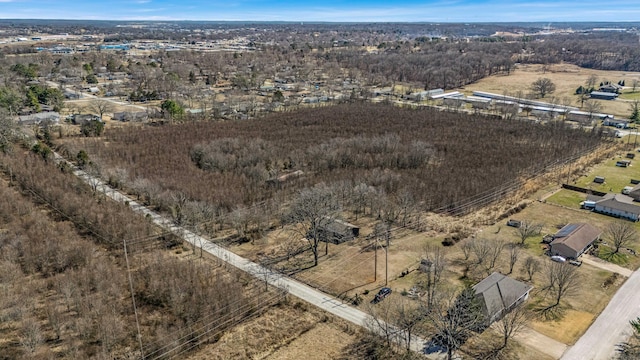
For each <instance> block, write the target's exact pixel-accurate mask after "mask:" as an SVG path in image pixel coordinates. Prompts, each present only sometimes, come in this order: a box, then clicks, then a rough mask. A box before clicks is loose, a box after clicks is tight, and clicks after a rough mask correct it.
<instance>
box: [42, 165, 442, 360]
mask: <svg viewBox="0 0 640 360" xmlns="http://www.w3.org/2000/svg"><path fill="white" fill-rule="evenodd" d="M54 156H55V159H56V161H65V160H64V159H63V158H62V157H61V156H60V155H58V154H57V153H54ZM69 165H71V166H73V164H70V163H69ZM74 174H75V175H76V176H78V177H79V178H81V179H83V180H84V181H86V182H87V183H89V184H90V185H91V186H92V187H94V188H96V189H97V191H100V192H102V193H104V194H105V195H107V196H108V197H110V198H111V199H113V200H115V201H118V202H122V203H124V202H128V203H129V206H130V207H131V208H132V209H133V210H134V211H136V212H139V213H142V214H144V215H145V216H147V217H149V218H150V219H151V220H152V221H153V222H154V223H155V224H156V225H158V226H160V227H162V228H164V229H166V230H169V231H171V232H173V233H175V234H177V235H179V236H181V237H182V238H183V239H184V240H185V241H187V242H189V243H191V244H192V245H194V246H196V247H198V248H202V249H203V250H204V251H206V252H207V253H209V254H211V255H213V256H215V257H217V258H219V259H221V260H223V261H225V262H227V263H228V264H230V265H232V266H234V267H236V268H238V269H240V270H242V271H245V272H247V273H249V274H251V275H253V276H255V277H256V278H258V279H260V280H262V281H265V279H266V280H267V281H268V282H269V284H271V285H273V286H276V287H278V288H280V289H284V290H287V291H288V292H289V294H291V295H293V296H295V297H297V298H300V299H302V300H304V301H306V302H308V303H310V304H313V305H315V306H317V307H319V308H321V309H323V310H325V311H327V312H329V313H331V314H333V315H336V316H338V317H340V318H342V319H345V320H347V321H349V322H351V323H353V324H356V325H358V326H363V327H364V326H366V324H367V320H368V318H369V315H368V314H367V313H365V312H363V311H360V310H358V309H356V308H354V307H351V306H349V305H347V304H344V303H343V302H342V301H340V300H338V299H336V298H334V297H332V296H331V295H328V294H325V293H323V292H321V291H319V290H317V289H314V288H312V287H310V286H308V285H306V284H303V283H301V282H299V281H296V280H293V279H291V278H288V277H284V276H282V275H281V274H279V273H276V272H273V271H271V270H269V269H267V268H265V267H263V266H261V265H259V264H256V263H254V262H251V261H249V260H248V259H245V258H243V257H241V256H238V255H236V254H234V253H233V252H231V251H229V250H227V249H225V248H223V247H221V246H218V245H216V244H214V243H212V242H210V241H208V240H207V239H205V238H203V237H201V236H199V235H197V234H195V233H193V232H191V231H189V230H187V229H185V228H183V227H179V226H176V225H174V224H173V222H172V221H171V220H170V219H168V218H165V217H164V216H162V215H160V214H158V213H156V212H154V211H151V210H149V209H148V208H146V207H144V206H143V205H141V204H140V203H138V202H136V201H135V200H133V199H131V198H129V197H128V196H126V195H125V194H123V193H121V192H119V191H117V190H115V189H113V188H111V187H110V186H109V185H107V184H106V183H104V182H103V181H102V180H101V179H99V178H96V177H93V176H91V175H89V174H87V173H86V172H84V171H82V170H79V169H75V170H74ZM425 343H426V341H425V340H424V339H421V338H419V337H417V336H413V337H412V346H411V348H412V350H413V351H415V352H420V353H421V352H423V349H424V346H425ZM429 358H432V359H440V358H442V354H431V355H430V356H429Z"/></svg>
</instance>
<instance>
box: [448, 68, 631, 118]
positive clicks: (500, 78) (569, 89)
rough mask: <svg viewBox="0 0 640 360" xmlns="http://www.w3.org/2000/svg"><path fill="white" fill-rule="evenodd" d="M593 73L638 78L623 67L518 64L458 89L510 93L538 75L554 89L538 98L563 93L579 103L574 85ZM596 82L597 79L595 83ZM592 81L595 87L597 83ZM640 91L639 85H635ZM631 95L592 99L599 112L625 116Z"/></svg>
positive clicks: (524, 89)
mask: <svg viewBox="0 0 640 360" xmlns="http://www.w3.org/2000/svg"><path fill="white" fill-rule="evenodd" d="M591 75H595V76H596V77H597V78H598V82H600V81H611V82H613V83H617V82H618V81H619V80H625V83H626V84H627V85H630V84H631V81H632V80H633V79H638V80H640V73H636V72H625V71H604V70H593V69H585V68H581V67H578V66H575V65H570V64H554V65H550V66H549V70H548V71H546V72H543V66H542V65H529V64H519V65H517V66H516V69H515V70H514V71H512V72H511V74H509V75H494V76H490V77H487V78H484V79H482V80H480V81H478V82H476V83H474V84H470V85H467V86H465V87H463V88H462V89H460V91H463V92H464V93H466V94H467V95H471V93H472V92H473V91H474V90H479V91H487V92H493V93H497V94H505V93H506V94H507V95H513V94H515V93H516V92H517V91H522V92H523V93H525V94H526V93H529V92H530V90H529V88H530V86H531V83H533V82H534V81H536V80H537V79H538V78H545V77H546V78H549V79H551V80H552V81H553V83H554V84H555V85H556V91H555V92H554V93H553V94H550V95H547V97H545V98H544V99H541V101H550V99H551V98H552V97H556V98H558V99H560V100H561V99H563V98H565V97H567V98H570V99H571V103H572V105H573V106H576V107H579V106H580V102H579V101H578V96H577V95H575V91H576V89H577V88H578V87H579V86H581V85H583V86H584V85H585V83H586V81H587V79H588V78H589V76H591ZM598 84H599V83H598ZM598 84H596V87H597V85H598ZM626 91H628V92H630V91H631V89H626V90H625V92H626ZM636 91H637V92H638V93H640V89H636ZM630 96H632V95H625V96H622V98H620V99H617V100H613V101H606V100H595V101H597V102H599V103H600V104H601V106H602V112H603V113H610V114H613V115H615V116H616V117H619V118H627V117H628V116H629V115H630V111H629V104H630V101H631V100H628V99H627V98H629V97H630Z"/></svg>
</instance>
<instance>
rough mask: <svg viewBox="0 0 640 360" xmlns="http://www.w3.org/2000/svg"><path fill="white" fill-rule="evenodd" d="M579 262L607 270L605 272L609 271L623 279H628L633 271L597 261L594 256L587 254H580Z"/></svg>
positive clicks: (600, 260)
mask: <svg viewBox="0 0 640 360" xmlns="http://www.w3.org/2000/svg"><path fill="white" fill-rule="evenodd" d="M581 260H582V262H583V263H585V264H589V265H591V266H595V267H597V268H599V269H602V270H607V271H611V272H614V273H618V274H620V275H622V276H624V277H630V276H631V274H633V271H631V270H629V269H626V268H623V267H622V266H619V265H616V264H612V263H610V262H607V261H604V260H602V259H599V258H597V257H595V256H592V255H589V254H582V255H581Z"/></svg>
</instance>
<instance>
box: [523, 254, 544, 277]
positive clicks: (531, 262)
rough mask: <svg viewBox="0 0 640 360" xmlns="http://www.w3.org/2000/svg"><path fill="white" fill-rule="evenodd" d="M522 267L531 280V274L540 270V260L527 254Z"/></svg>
mask: <svg viewBox="0 0 640 360" xmlns="http://www.w3.org/2000/svg"><path fill="white" fill-rule="evenodd" d="M522 269H523V270H524V271H525V272H526V273H527V275H529V281H531V279H533V275H535V274H536V273H537V272H538V271H540V261H538V260H537V259H536V258H534V257H533V256H529V257H527V259H526V260H525V261H524V264H523V265H522Z"/></svg>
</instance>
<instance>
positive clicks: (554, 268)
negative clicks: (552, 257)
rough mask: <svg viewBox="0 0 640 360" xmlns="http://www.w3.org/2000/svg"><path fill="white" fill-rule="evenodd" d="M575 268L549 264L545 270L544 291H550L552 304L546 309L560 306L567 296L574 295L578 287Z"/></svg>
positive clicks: (578, 280) (578, 277) (560, 264)
mask: <svg viewBox="0 0 640 360" xmlns="http://www.w3.org/2000/svg"><path fill="white" fill-rule="evenodd" d="M576 269H577V267H575V266H571V265H568V264H565V263H559V262H550V263H549V265H548V267H547V269H546V277H547V284H546V290H548V291H550V292H551V294H552V296H553V300H554V302H553V303H552V304H551V305H550V306H548V307H547V309H551V308H554V307H556V306H558V305H560V301H562V299H564V298H566V297H567V296H572V295H574V294H575V293H576V292H577V290H578V288H579V286H580V275H579V274H578V272H577V271H576Z"/></svg>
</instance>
